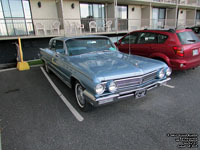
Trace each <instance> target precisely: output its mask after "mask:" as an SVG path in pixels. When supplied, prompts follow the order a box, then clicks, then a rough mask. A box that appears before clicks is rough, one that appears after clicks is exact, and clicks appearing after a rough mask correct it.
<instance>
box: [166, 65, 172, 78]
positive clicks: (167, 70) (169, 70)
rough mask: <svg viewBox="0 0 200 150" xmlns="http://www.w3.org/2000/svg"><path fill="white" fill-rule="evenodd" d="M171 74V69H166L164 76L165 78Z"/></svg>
mask: <svg viewBox="0 0 200 150" xmlns="http://www.w3.org/2000/svg"><path fill="white" fill-rule="evenodd" d="M171 74H172V69H171V68H169V67H168V68H167V69H166V75H167V76H170V75H171Z"/></svg>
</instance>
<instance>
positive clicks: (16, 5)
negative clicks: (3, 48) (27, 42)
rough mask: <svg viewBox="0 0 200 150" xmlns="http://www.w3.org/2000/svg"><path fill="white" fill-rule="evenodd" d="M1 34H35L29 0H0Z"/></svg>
mask: <svg viewBox="0 0 200 150" xmlns="http://www.w3.org/2000/svg"><path fill="white" fill-rule="evenodd" d="M0 23H1V24H0V36H17V35H31V34H33V33H34V32H33V23H32V17H31V11H30V4H29V1H28V0H0Z"/></svg>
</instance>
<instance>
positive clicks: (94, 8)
mask: <svg viewBox="0 0 200 150" xmlns="http://www.w3.org/2000/svg"><path fill="white" fill-rule="evenodd" d="M80 11H81V12H80V13H81V23H82V24H84V26H85V30H86V31H89V22H90V21H95V22H96V24H97V27H98V28H99V27H103V25H104V21H105V20H104V19H105V7H104V4H87V3H81V4H80Z"/></svg>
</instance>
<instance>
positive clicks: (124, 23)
mask: <svg viewBox="0 0 200 150" xmlns="http://www.w3.org/2000/svg"><path fill="white" fill-rule="evenodd" d="M117 10H118V12H117V14H118V16H117V18H118V30H127V29H128V6H122V5H120V6H117Z"/></svg>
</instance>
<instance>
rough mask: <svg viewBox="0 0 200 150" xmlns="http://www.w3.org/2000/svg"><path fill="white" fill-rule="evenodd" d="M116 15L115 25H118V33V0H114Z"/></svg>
mask: <svg viewBox="0 0 200 150" xmlns="http://www.w3.org/2000/svg"><path fill="white" fill-rule="evenodd" d="M114 7H115V9H114V11H115V12H114V17H115V27H116V33H117V34H118V18H117V16H118V11H117V0H114Z"/></svg>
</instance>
